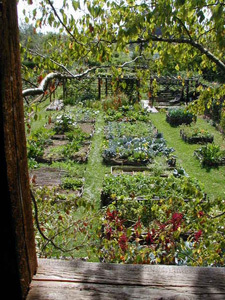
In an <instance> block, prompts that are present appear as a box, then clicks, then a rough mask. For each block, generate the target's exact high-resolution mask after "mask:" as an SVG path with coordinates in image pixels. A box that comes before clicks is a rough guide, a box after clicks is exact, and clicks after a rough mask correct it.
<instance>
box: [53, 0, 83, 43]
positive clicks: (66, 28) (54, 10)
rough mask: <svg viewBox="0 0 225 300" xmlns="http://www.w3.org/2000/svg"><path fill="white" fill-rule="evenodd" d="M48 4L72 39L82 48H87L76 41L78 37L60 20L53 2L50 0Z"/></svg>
mask: <svg viewBox="0 0 225 300" xmlns="http://www.w3.org/2000/svg"><path fill="white" fill-rule="evenodd" d="M47 2H48V4H49V5H50V6H51V8H52V10H53V12H54V14H55V16H56V17H57V19H58V20H59V22H60V24H61V25H62V26H63V27H64V29H65V30H66V32H67V33H68V34H69V35H70V36H71V37H72V39H73V40H74V41H75V42H76V43H77V44H79V45H80V46H85V45H84V44H83V43H81V42H80V41H78V40H77V39H76V37H75V36H74V35H73V34H72V33H71V32H70V30H69V28H68V27H67V26H66V25H65V24H64V23H63V21H62V19H61V18H60V16H59V15H58V13H57V11H56V9H55V7H54V6H53V4H52V2H51V1H50V0H47Z"/></svg>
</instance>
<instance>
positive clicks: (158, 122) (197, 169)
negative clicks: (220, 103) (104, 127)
mask: <svg viewBox="0 0 225 300" xmlns="http://www.w3.org/2000/svg"><path fill="white" fill-rule="evenodd" d="M151 120H152V122H153V124H154V125H155V126H156V127H157V129H158V130H159V131H160V132H162V133H163V135H164V138H165V139H166V141H167V143H168V146H170V147H173V148H174V149H175V151H176V152H175V155H176V156H177V161H178V163H179V164H180V165H181V166H183V168H184V169H185V171H186V172H187V173H188V174H189V175H190V176H193V177H195V178H196V179H197V180H198V181H199V182H201V183H202V184H203V187H204V190H205V192H206V194H207V195H208V196H209V197H211V198H215V197H222V198H225V166H220V167H219V168H211V169H209V170H207V169H205V168H202V167H201V166H200V162H199V161H198V160H197V159H196V158H195V157H194V155H193V153H194V150H196V149H198V148H199V147H200V145H191V144H187V143H185V142H184V141H183V140H182V139H181V137H180V128H179V127H176V128H175V127H171V126H170V125H169V124H168V123H167V122H166V116H165V113H157V114H152V115H151ZM197 126H199V127H200V128H201V129H206V130H208V131H209V132H210V133H212V134H213V135H214V142H215V144H217V145H220V146H221V147H222V148H223V149H225V140H224V138H223V136H222V134H221V133H220V132H218V131H217V130H216V129H215V128H214V127H212V126H211V125H210V124H209V123H207V122H206V121H205V120H203V119H202V118H200V117H199V118H198V120H197Z"/></svg>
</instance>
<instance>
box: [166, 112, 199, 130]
mask: <svg viewBox="0 0 225 300" xmlns="http://www.w3.org/2000/svg"><path fill="white" fill-rule="evenodd" d="M166 121H167V122H168V123H169V124H170V125H171V126H179V125H181V124H186V125H188V124H191V123H192V122H193V121H195V116H194V115H193V114H192V113H191V112H189V111H188V110H186V109H185V108H176V109H174V108H173V109H169V111H168V112H167V115H166Z"/></svg>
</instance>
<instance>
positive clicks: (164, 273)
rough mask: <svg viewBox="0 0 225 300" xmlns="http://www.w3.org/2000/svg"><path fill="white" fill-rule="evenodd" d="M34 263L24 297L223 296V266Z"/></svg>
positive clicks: (140, 297) (224, 271)
mask: <svg viewBox="0 0 225 300" xmlns="http://www.w3.org/2000/svg"><path fill="white" fill-rule="evenodd" d="M38 262H39V267H38V272H37V274H36V275H35V276H34V278H33V281H32V283H31V286H30V291H29V293H28V296H27V300H34V299H35V300H43V299H44V300H50V299H51V300H53V299H54V300H64V299H68V300H70V299H71V300H73V299H120V300H124V299H210V300H212V299H213V300H214V299H225V268H201V267H185V266H184V267H178V266H163V265H157V266H156V265H122V264H104V263H88V262H83V261H81V260H76V261H74V260H73V261H64V260H53V259H40V260H39V261H38Z"/></svg>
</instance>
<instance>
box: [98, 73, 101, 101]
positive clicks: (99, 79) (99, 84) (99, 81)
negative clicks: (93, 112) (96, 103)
mask: <svg viewBox="0 0 225 300" xmlns="http://www.w3.org/2000/svg"><path fill="white" fill-rule="evenodd" d="M98 99H99V100H101V78H100V77H98Z"/></svg>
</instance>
